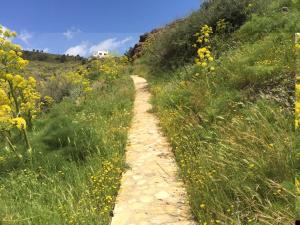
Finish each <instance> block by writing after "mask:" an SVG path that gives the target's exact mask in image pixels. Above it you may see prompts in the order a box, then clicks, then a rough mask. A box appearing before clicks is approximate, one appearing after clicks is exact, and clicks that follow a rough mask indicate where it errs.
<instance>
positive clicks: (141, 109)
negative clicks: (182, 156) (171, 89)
mask: <svg viewBox="0 0 300 225" xmlns="http://www.w3.org/2000/svg"><path fill="white" fill-rule="evenodd" d="M132 79H133V81H134V84H135V87H136V99H135V105H134V118H133V124H132V127H131V129H130V132H129V140H128V145H127V152H126V161H127V163H128V165H129V166H130V169H128V170H127V172H126V173H125V174H124V175H123V178H122V185H121V189H120V191H119V196H118V198H117V203H116V207H115V210H114V217H113V218H112V223H111V224H112V225H152V224H164V225H194V224H195V223H194V222H193V220H192V218H191V216H190V212H189V207H188V203H187V201H186V195H185V190H184V188H183V184H182V182H180V181H179V180H178V177H177V174H176V173H177V172H176V171H177V167H176V164H175V161H174V159H173V154H172V152H171V149H170V147H169V145H168V143H167V140H166V138H165V137H164V136H163V135H162V134H161V132H160V130H159V128H158V120H157V118H156V117H155V116H154V115H153V114H152V113H150V112H149V110H150V109H151V105H150V104H149V102H148V101H149V98H150V93H149V92H148V90H147V81H146V80H145V79H143V78H141V77H138V76H132Z"/></svg>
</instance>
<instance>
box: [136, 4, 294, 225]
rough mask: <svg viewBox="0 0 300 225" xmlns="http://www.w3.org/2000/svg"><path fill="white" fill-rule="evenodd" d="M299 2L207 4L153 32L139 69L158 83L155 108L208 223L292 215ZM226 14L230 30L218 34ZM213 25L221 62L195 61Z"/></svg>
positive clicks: (283, 219)
mask: <svg viewBox="0 0 300 225" xmlns="http://www.w3.org/2000/svg"><path fill="white" fill-rule="evenodd" d="M299 5H300V4H299V1H285V0H276V1H273V0H272V1H271V0H269V1H265V0H264V1H260V0H251V1H250V0H243V1H235V0H226V1H221V0H213V1H209V2H206V3H204V5H203V6H202V8H201V9H200V10H199V11H197V12H195V13H194V14H192V15H191V16H190V17H188V18H186V19H184V20H183V21H179V22H177V23H175V25H173V26H168V27H167V28H165V29H162V30H161V31H159V32H157V33H154V34H153V35H152V36H151V37H150V38H149V39H148V40H147V41H146V44H145V45H144V46H143V52H142V57H141V58H139V59H138V60H136V61H135V63H134V68H135V73H137V74H141V73H144V75H145V76H147V77H148V79H149V80H150V81H151V91H152V93H153V99H152V101H153V104H154V106H155V112H156V113H157V115H158V116H159V118H160V121H161V126H162V127H163V129H164V131H165V133H166V135H167V136H168V138H169V140H170V142H171V145H172V147H173V151H174V153H175V157H176V160H177V163H178V165H179V167H180V172H181V177H182V178H183V180H184V181H185V184H186V187H187V192H188V195H189V200H190V204H191V207H192V211H193V214H194V216H195V217H196V219H197V221H198V222H199V223H200V224H252V225H254V224H272V225H275V224H292V223H293V221H294V217H295V213H294V211H295V206H294V199H295V192H294V189H295V188H294V172H295V167H296V162H295V149H294V142H295V135H294V77H295V72H294V33H295V32H296V31H297V30H298V31H299V30H300V27H299V24H300V20H299V18H300V12H299V10H300V8H299ZM222 20H223V22H225V24H226V26H225V27H224V29H223V30H219V29H218V25H217V24H218V23H219V25H220V22H221V21H222ZM205 24H207V25H208V26H209V27H212V29H213V34H211V35H208V36H210V38H211V40H210V43H209V45H210V46H208V47H207V48H206V50H207V49H211V51H210V52H211V54H212V55H213V56H214V57H215V59H213V60H207V63H206V62H205V64H204V65H203V64H202V63H201V65H200V66H199V65H197V64H200V63H199V60H198V61H197V62H198V63H197V64H195V63H194V62H193V61H194V60H195V58H196V57H197V50H198V49H200V48H201V47H202V48H204V47H205V45H203V43H197V45H195V43H196V41H197V37H199V34H197V33H199V32H200V31H201V27H202V26H203V25H205ZM195 34H196V36H197V37H196V36H195ZM198 44H199V45H200V46H199V45H198ZM193 46H194V47H193ZM195 47H196V48H195ZM201 51H202V52H203V50H201ZM201 51H200V52H199V53H200V54H199V53H198V54H199V57H200V55H201ZM204 59H205V58H204ZM211 68H213V69H211ZM297 139H299V138H297ZM298 204H299V203H298ZM298 214H299V212H298Z"/></svg>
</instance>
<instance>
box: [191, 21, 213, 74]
mask: <svg viewBox="0 0 300 225" xmlns="http://www.w3.org/2000/svg"><path fill="white" fill-rule="evenodd" d="M212 34H213V30H212V27H210V26H208V25H204V26H202V27H201V31H200V33H196V34H195V37H197V40H196V43H195V44H194V47H196V48H197V49H198V50H197V57H196V58H195V63H196V65H198V66H200V67H202V68H203V69H207V70H208V71H214V70H215V68H214V67H212V66H209V64H210V63H211V62H213V61H214V56H213V54H212V49H211V46H210V42H211V40H210V38H211V35H212Z"/></svg>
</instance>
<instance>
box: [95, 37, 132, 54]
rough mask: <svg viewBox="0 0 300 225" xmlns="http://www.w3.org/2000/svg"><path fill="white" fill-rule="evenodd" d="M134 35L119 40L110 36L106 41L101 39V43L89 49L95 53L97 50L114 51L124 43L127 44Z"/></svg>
mask: <svg viewBox="0 0 300 225" xmlns="http://www.w3.org/2000/svg"><path fill="white" fill-rule="evenodd" d="M131 40H132V37H127V38H125V39H123V40H118V39H117V38H110V39H107V40H104V41H101V42H100V43H99V44H96V45H93V46H91V47H90V49H89V53H90V54H93V53H94V52H97V51H101V50H102V51H103V50H105V51H113V50H116V49H118V48H119V47H121V46H122V45H124V44H126V43H127V42H129V41H131Z"/></svg>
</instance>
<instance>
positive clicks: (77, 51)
mask: <svg viewBox="0 0 300 225" xmlns="http://www.w3.org/2000/svg"><path fill="white" fill-rule="evenodd" d="M87 53H88V44H87V43H81V44H79V45H76V46H72V47H70V48H68V49H67V51H66V52H65V54H66V55H74V56H76V55H80V56H86V55H87Z"/></svg>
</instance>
